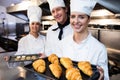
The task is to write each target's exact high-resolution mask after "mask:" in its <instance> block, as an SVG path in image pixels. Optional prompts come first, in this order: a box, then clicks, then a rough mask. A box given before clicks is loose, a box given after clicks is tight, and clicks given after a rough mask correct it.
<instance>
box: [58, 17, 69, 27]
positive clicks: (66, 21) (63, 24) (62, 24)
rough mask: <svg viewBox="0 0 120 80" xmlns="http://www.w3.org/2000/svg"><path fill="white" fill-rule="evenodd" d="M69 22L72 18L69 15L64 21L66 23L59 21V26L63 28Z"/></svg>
mask: <svg viewBox="0 0 120 80" xmlns="http://www.w3.org/2000/svg"><path fill="white" fill-rule="evenodd" d="M69 24H70V20H69V17H67V18H66V20H65V21H64V23H58V26H59V28H63V27H65V26H67V25H69Z"/></svg>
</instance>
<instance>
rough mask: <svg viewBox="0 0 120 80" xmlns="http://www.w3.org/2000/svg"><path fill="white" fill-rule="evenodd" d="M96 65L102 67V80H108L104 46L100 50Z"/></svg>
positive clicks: (106, 56) (106, 57)
mask: <svg viewBox="0 0 120 80" xmlns="http://www.w3.org/2000/svg"><path fill="white" fill-rule="evenodd" d="M98 65H99V66H100V67H102V68H103V70H104V80H109V73H108V55H107V50H106V48H105V47H104V46H103V48H102V49H101V53H100V55H99V60H98Z"/></svg>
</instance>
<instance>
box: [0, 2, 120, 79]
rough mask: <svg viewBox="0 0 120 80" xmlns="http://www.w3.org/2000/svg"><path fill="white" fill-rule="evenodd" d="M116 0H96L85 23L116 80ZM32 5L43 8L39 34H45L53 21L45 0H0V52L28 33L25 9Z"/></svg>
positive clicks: (119, 18) (119, 20)
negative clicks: (103, 48)
mask: <svg viewBox="0 0 120 80" xmlns="http://www.w3.org/2000/svg"><path fill="white" fill-rule="evenodd" d="M65 3H66V5H67V6H68V9H69V3H70V0H65ZM119 3H120V1H119V0H99V2H98V4H97V5H96V6H95V8H94V11H93V12H92V14H91V22H90V24H89V30H90V31H91V32H92V34H93V36H94V37H95V38H97V39H98V40H99V41H100V42H102V43H103V44H105V46H106V47H107V51H108V57H109V65H110V66H109V67H110V70H109V71H110V72H109V73H110V76H111V79H113V80H118V78H117V77H118V76H119V74H120V59H119V58H120V4H119ZM32 4H35V5H39V6H40V7H41V8H42V10H43V15H42V31H41V33H42V34H43V35H46V32H47V29H48V28H49V27H50V26H51V25H52V24H54V22H55V21H54V19H53V17H52V16H51V13H50V10H49V5H48V3H47V1H46V0H0V52H9V51H16V50H17V44H18V41H19V39H20V38H21V37H23V36H25V35H26V34H27V33H28V32H29V26H28V18H27V14H26V13H27V11H26V10H27V7H28V6H29V5H32ZM68 14H69V13H68ZM116 75H118V76H116ZM115 77H116V78H117V79H115Z"/></svg>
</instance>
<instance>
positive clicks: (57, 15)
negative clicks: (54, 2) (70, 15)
mask: <svg viewBox="0 0 120 80" xmlns="http://www.w3.org/2000/svg"><path fill="white" fill-rule="evenodd" d="M51 13H52V16H53V17H54V19H55V20H56V21H57V22H59V23H60V24H64V23H65V21H66V20H67V9H66V8H63V7H56V8H53V9H52V11H51Z"/></svg>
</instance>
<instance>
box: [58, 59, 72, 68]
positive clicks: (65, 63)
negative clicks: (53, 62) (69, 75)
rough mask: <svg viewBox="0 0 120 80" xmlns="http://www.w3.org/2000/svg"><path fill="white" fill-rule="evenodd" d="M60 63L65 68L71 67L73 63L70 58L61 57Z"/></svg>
mask: <svg viewBox="0 0 120 80" xmlns="http://www.w3.org/2000/svg"><path fill="white" fill-rule="evenodd" d="M60 63H61V64H62V65H63V66H64V67H65V68H66V69H67V68H71V67H73V63H72V61H71V59H70V58H67V57H62V58H60Z"/></svg>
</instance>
